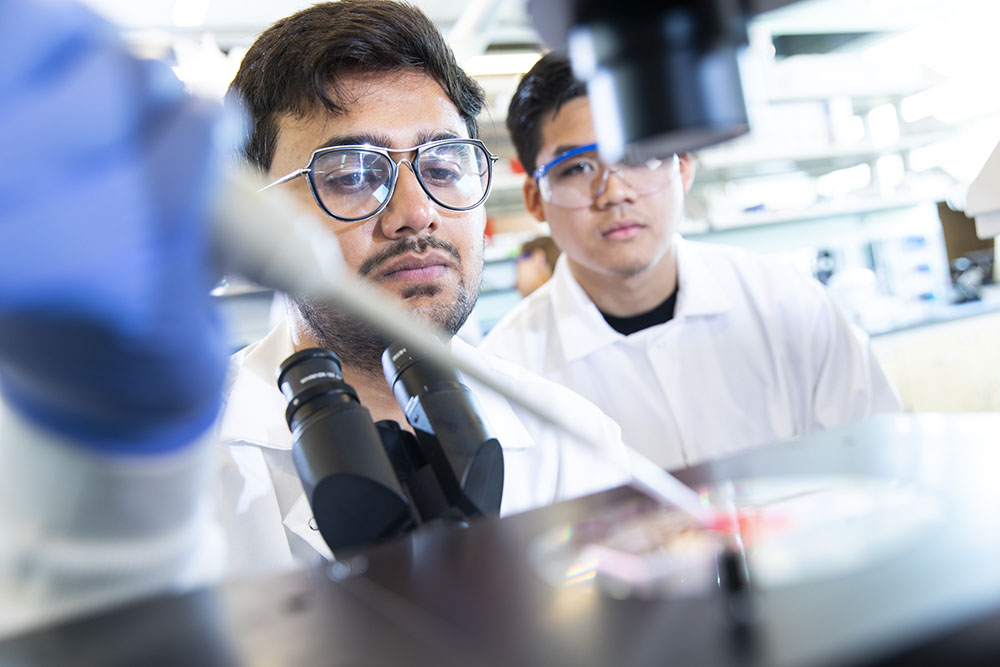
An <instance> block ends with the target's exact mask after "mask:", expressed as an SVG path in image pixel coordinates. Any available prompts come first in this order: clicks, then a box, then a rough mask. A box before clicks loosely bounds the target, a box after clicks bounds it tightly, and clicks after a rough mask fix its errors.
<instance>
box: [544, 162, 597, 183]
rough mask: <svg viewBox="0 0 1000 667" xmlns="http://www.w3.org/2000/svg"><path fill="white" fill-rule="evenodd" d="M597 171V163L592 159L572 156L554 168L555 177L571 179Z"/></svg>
mask: <svg viewBox="0 0 1000 667" xmlns="http://www.w3.org/2000/svg"><path fill="white" fill-rule="evenodd" d="M595 171H597V165H596V164H595V163H594V161H593V160H590V159H587V158H573V159H569V160H566V161H565V162H564V163H562V164H561V165H559V167H558V168H557V169H555V170H554V174H553V175H554V176H555V178H557V179H560V180H562V179H572V178H580V177H584V176H586V175H588V174H591V173H593V172H595Z"/></svg>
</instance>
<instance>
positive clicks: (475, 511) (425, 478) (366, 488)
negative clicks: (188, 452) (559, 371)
mask: <svg viewBox="0 0 1000 667" xmlns="http://www.w3.org/2000/svg"><path fill="white" fill-rule="evenodd" d="M382 366H383V370H384V371H385V376H386V380H387V381H388V382H389V385H390V386H391V387H392V391H393V394H394V395H395V396H396V399H397V401H398V402H399V405H400V407H401V408H402V409H403V413H404V414H405V416H406V420H407V422H408V424H409V426H410V428H411V429H412V431H413V432H412V433H411V432H410V431H408V430H405V429H403V428H401V427H400V425H399V424H396V423H395V422H392V421H381V422H378V423H373V422H372V417H371V414H370V413H369V412H368V410H367V409H365V408H364V407H363V406H362V405H361V403H360V401H359V399H358V396H357V393H356V392H355V391H354V389H353V388H352V387H351V386H350V385H349V384H347V383H346V382H344V379H343V373H342V368H341V364H340V360H339V359H338V358H337V355H336V354H335V353H334V352H333V351H331V350H325V349H320V348H310V349H306V350H301V351H299V352H296V353H295V354H293V355H292V356H290V357H288V359H286V360H285V361H284V362H282V364H281V366H280V367H279V368H278V370H277V372H276V380H277V383H278V387H279V388H280V389H281V392H282V394H284V396H285V399H286V401H287V402H288V407H287V409H286V411H285V419H286V421H287V422H288V426H289V428H290V429H291V431H292V441H293V445H292V459H293V461H294V462H295V468H296V470H297V471H298V474H299V477H300V478H301V480H302V485H303V487H304V488H305V492H306V496H307V498H308V500H309V504H310V506H311V507H312V510H313V517H314V519H315V521H316V525H317V528H318V529H319V531H320V533H321V534H322V536H323V539H324V540H325V541H326V543H327V544H328V545H329V547H330V549H331V550H333V551H334V553H337V552H338V550H341V551H344V550H347V551H350V550H355V549H360V548H363V547H367V546H370V545H372V544H375V543H377V542H381V541H384V540H388V539H391V538H393V537H397V536H400V535H402V534H405V533H407V532H409V531H411V530H413V529H414V528H416V527H417V526H418V525H420V524H424V523H428V522H431V521H437V520H441V521H453V522H459V523H464V521H465V519H468V518H472V517H478V516H485V515H497V514H499V512H500V502H501V498H502V493H503V480H504V461H503V450H502V449H501V447H500V443H499V441H498V440H497V439H496V438H495V437H493V435H492V433H491V431H490V428H489V426H488V425H487V423H486V421H485V420H484V419H483V417H482V416H481V413H480V408H479V405H478V402H477V401H476V399H475V397H474V396H473V395H472V392H471V391H469V388H468V387H466V386H465V385H464V384H462V382H461V379H460V377H459V375H458V373H457V371H455V370H454V369H443V368H441V367H440V366H438V365H437V364H436V363H434V362H432V361H431V360H430V359H428V358H426V357H424V356H422V355H415V354H412V353H411V352H410V351H409V350H408V349H407V348H405V347H403V346H401V345H398V344H394V345H391V346H390V347H389V348H388V349H387V350H386V351H385V353H384V354H383V355H382Z"/></svg>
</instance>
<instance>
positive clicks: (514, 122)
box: [507, 52, 587, 174]
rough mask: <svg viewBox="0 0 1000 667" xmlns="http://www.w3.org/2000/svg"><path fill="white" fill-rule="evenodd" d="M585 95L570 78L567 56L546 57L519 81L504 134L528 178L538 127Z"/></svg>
mask: <svg viewBox="0 0 1000 667" xmlns="http://www.w3.org/2000/svg"><path fill="white" fill-rule="evenodd" d="M586 94H587V86H586V84H584V83H583V82H582V81H580V80H579V79H577V78H576V77H575V76H573V68H572V67H571V66H570V63H569V59H568V58H566V56H564V55H562V54H560V53H556V52H550V53H547V54H545V55H544V56H542V57H541V59H539V60H538V62H536V63H535V65H534V66H533V67H532V68H531V69H530V70H528V73H527V74H525V75H524V77H522V78H521V82H520V83H518V84H517V90H516V91H514V97H513V98H512V99H511V101H510V107H509V108H508V109H507V131H508V132H510V138H511V141H513V142H514V149H515V150H516V151H517V159H519V160H520V161H521V164H522V165H523V166H524V169H525V170H526V171H527V172H528V173H529V174H530V173H531V172H533V171H534V170H535V168H536V167H537V166H538V165H537V164H535V160H536V159H537V158H538V151H539V149H540V148H541V144H542V137H541V124H542V120H544V119H545V118H546V117H548V115H549V114H550V113H551V114H554V113H556V112H558V111H559V109H561V108H562V106H563V105H564V104H566V103H567V102H569V101H570V100H572V99H575V98H577V97H583V96H585V95H586Z"/></svg>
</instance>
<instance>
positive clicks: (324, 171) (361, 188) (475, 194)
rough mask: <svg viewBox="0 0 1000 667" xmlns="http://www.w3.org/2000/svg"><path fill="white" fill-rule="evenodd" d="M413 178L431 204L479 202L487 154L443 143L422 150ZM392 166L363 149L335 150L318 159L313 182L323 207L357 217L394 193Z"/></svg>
mask: <svg viewBox="0 0 1000 667" xmlns="http://www.w3.org/2000/svg"><path fill="white" fill-rule="evenodd" d="M413 168H414V172H415V173H416V174H417V180H418V181H419V183H420V184H421V186H422V187H423V189H424V191H425V192H426V193H427V194H428V195H429V196H430V197H431V199H433V200H434V201H435V202H437V203H438V204H440V205H441V206H444V207H445V208H449V209H458V210H462V209H469V208H473V207H475V206H477V205H478V204H480V203H482V200H483V198H484V197H485V196H486V192H487V189H488V187H489V180H490V170H489V155H488V154H487V152H486V151H485V150H483V148H482V147H481V146H479V145H478V144H473V143H461V142H454V143H443V144H437V145H434V146H430V147H428V148H426V149H422V150H420V151H419V152H418V153H417V158H416V160H415V161H414V163H413ZM392 174H393V164H392V162H391V160H390V158H388V157H387V156H386V155H384V154H382V153H378V152H376V151H370V150H365V149H356V148H350V149H336V150H332V151H329V152H325V153H322V154H320V155H318V156H317V157H316V161H315V164H314V165H313V170H312V175H313V183H314V185H315V188H316V194H317V196H318V197H319V199H320V201H321V202H322V203H323V205H324V206H325V207H326V209H327V210H328V211H329V212H330V213H333V214H334V215H336V216H339V217H342V218H350V219H361V218H365V217H367V216H370V215H372V214H374V213H375V212H376V211H378V209H379V208H380V207H381V206H382V204H383V203H384V202H385V201H386V199H387V198H388V197H389V195H390V193H391V192H392V189H393V181H392Z"/></svg>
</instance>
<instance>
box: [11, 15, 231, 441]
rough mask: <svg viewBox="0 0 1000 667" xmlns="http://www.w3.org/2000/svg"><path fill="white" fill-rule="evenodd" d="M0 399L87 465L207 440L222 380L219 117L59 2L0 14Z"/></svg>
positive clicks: (97, 24)
mask: <svg viewBox="0 0 1000 667" xmlns="http://www.w3.org/2000/svg"><path fill="white" fill-rule="evenodd" d="M0 62H2V63H3V66H2V67H0V156H2V158H0V388H2V390H3V393H4V399H5V400H6V401H7V402H8V403H10V404H11V405H12V406H14V407H15V408H17V409H19V410H20V411H21V412H22V413H23V414H24V415H25V416H27V417H29V418H31V419H33V420H35V421H37V422H40V423H41V424H44V425H45V426H47V427H49V428H52V429H55V430H56V431H58V432H60V433H63V434H65V435H68V436H70V437H72V438H73V439H75V440H77V441H80V442H82V443H89V444H91V445H93V446H96V447H101V448H105V449H107V448H110V449H121V450H123V451H164V450H169V449H172V448H175V447H178V446H180V445H182V444H184V443H186V442H188V441H190V440H192V439H193V438H195V437H196V436H197V435H198V434H199V433H201V432H203V431H204V430H205V429H206V428H207V427H208V426H209V425H210V424H211V422H212V420H213V419H214V417H215V414H216V411H217V409H218V403H219V396H220V389H221V385H222V379H223V376H224V372H225V358H226V354H225V347H224V337H223V335H222V330H221V327H220V324H219V322H218V319H217V314H216V312H215V311H214V309H213V307H212V304H211V298H210V296H209V294H208V291H209V289H210V288H211V285H212V282H213V275H212V270H211V261H210V259H211V258H210V247H209V242H210V239H209V225H208V218H207V215H208V211H207V207H208V204H209V197H210V194H211V192H212V190H213V187H214V185H215V184H216V180H217V175H218V174H217V171H218V168H219V167H220V165H221V161H220V159H219V157H220V155H221V150H220V148H221V146H220V145H219V142H218V141H217V140H216V138H217V134H218V132H219V125H220V123H219V119H220V116H221V109H220V108H219V107H218V106H216V105H212V104H211V103H208V102H204V101H197V100H195V99H193V98H191V97H189V96H187V95H185V94H184V92H183V88H182V86H181V84H180V83H179V82H178V81H177V79H176V78H175V77H174V76H173V73H172V72H170V70H169V69H168V68H167V67H166V66H165V65H163V64H161V63H157V62H152V61H139V60H137V59H135V58H133V57H131V56H130V55H129V54H128V53H127V50H126V48H125V47H124V45H123V44H122V42H121V40H120V38H119V36H118V35H117V33H116V31H115V30H114V29H113V28H112V27H111V26H110V25H108V24H107V23H105V22H103V21H102V20H100V19H99V18H97V17H95V16H94V15H93V14H91V13H90V12H89V11H88V10H86V9H84V8H82V7H80V6H78V5H75V4H71V3H68V2H61V1H59V0H3V1H2V2H0Z"/></svg>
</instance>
